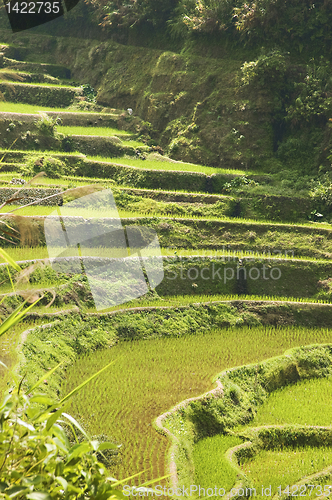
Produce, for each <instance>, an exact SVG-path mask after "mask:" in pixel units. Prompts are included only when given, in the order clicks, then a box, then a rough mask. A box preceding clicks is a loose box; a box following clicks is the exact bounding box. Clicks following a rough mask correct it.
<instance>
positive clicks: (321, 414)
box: [250, 377, 332, 427]
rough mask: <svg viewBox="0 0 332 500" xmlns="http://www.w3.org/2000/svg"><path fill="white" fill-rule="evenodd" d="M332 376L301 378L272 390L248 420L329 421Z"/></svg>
mask: <svg viewBox="0 0 332 500" xmlns="http://www.w3.org/2000/svg"><path fill="white" fill-rule="evenodd" d="M331 400H332V380H331V378H330V377H328V378H323V379H318V380H316V379H313V380H304V381H301V382H298V383H297V384H295V385H291V386H289V387H285V388H283V389H279V390H278V391H275V392H273V393H272V394H271V395H270V397H269V398H268V400H267V401H266V403H264V404H263V405H262V406H261V407H260V408H259V410H258V412H257V415H256V416H255V418H254V419H253V420H252V422H251V423H250V426H252V427H259V426H260V425H272V424H275V425H277V424H278V425H279V424H300V425H331V422H332V405H331V404H330V401H331Z"/></svg>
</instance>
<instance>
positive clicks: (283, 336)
mask: <svg viewBox="0 0 332 500" xmlns="http://www.w3.org/2000/svg"><path fill="white" fill-rule="evenodd" d="M330 339H331V333H330V331H329V330H324V329H308V328H303V327H302V328H297V327H285V328H278V329H275V328H273V327H267V328H266V327H258V328H247V327H246V328H234V329H222V330H218V331H215V332H213V333H208V334H204V335H192V336H190V337H179V338H177V339H174V338H168V339H167V338H162V339H159V340H143V341H136V342H135V341H134V342H121V343H119V344H118V345H116V346H115V347H113V348H112V349H106V350H103V351H99V352H95V353H94V354H93V355H91V356H87V357H84V358H81V359H79V360H78V361H77V362H76V363H75V364H74V365H73V366H72V367H71V368H70V369H69V370H68V371H67V374H66V380H65V381H64V386H63V388H62V393H63V394H66V393H68V392H69V390H70V389H72V388H74V387H76V386H77V385H78V383H79V382H80V381H82V380H84V379H85V378H86V377H87V376H88V375H89V374H91V373H92V372H95V371H97V370H98V368H99V367H100V368H101V367H103V366H106V364H107V363H109V362H110V361H112V360H115V364H114V366H113V368H112V370H111V372H110V373H108V374H107V375H106V374H102V375H101V376H100V377H98V379H96V380H95V381H93V382H92V383H91V384H90V385H89V386H88V387H86V388H84V389H83V391H82V392H81V393H79V394H78V395H77V396H76V397H75V400H74V401H73V403H72V406H71V408H70V411H69V412H71V413H72V414H74V415H75V416H76V417H77V418H79V419H80V420H81V421H84V422H85V424H86V425H87V427H88V429H89V430H90V432H91V433H92V434H100V433H105V434H107V435H109V436H110V437H112V438H113V439H115V440H117V441H118V442H120V443H123V445H124V446H123V448H124V449H123V457H122V464H120V465H118V466H117V467H114V469H112V472H113V473H114V475H115V476H118V477H128V476H129V475H130V474H134V473H137V472H139V471H142V470H145V469H149V470H150V472H149V477H150V478H156V477H160V476H162V475H163V474H164V473H165V453H166V450H167V440H166V439H165V438H164V437H163V436H160V435H159V434H158V433H157V432H156V431H155V430H154V428H153V427H152V425H151V424H152V421H153V420H154V419H155V418H156V417H157V416H158V415H160V414H161V413H163V412H165V411H167V410H169V409H170V408H171V407H172V406H173V405H175V404H176V403H179V402H180V401H182V400H184V399H186V398H188V397H193V396H197V395H199V394H202V393H204V392H205V391H207V390H210V389H211V388H212V384H211V379H212V377H213V376H215V375H216V374H217V373H220V372H221V371H223V370H225V369H227V368H230V367H233V366H239V365H244V364H247V363H253V362H259V361H262V360H264V359H266V358H269V357H272V356H277V355H281V354H283V353H284V351H285V350H287V349H290V348H292V347H295V346H298V345H299V344H301V345H306V344H311V343H318V342H319V343H326V342H329V341H330ZM151 466H152V470H151V469H150V468H151ZM124 474H125V475H126V476H124Z"/></svg>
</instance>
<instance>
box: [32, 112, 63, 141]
mask: <svg viewBox="0 0 332 500" xmlns="http://www.w3.org/2000/svg"><path fill="white" fill-rule="evenodd" d="M40 115H41V118H40V120H38V121H37V122H36V127H37V128H38V130H39V132H40V133H41V134H42V135H46V136H51V137H54V134H55V130H56V125H58V124H59V119H58V118H52V117H51V116H48V115H47V114H46V113H40Z"/></svg>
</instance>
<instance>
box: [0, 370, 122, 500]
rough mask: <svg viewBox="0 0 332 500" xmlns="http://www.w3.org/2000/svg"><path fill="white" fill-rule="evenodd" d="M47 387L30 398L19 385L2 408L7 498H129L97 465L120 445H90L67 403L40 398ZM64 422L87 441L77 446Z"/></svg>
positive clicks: (0, 451) (4, 491)
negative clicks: (105, 452)
mask: <svg viewBox="0 0 332 500" xmlns="http://www.w3.org/2000/svg"><path fill="white" fill-rule="evenodd" d="M50 373H51V372H49V374H50ZM45 378H47V376H44V377H43V379H45ZM41 383H42V380H41V381H39V383H37V384H35V386H34V387H33V388H31V389H30V393H29V394H27V393H24V392H23V391H22V387H21V383H19V384H16V386H15V387H14V388H13V389H12V390H11V392H10V394H8V395H7V396H5V398H4V401H3V403H2V405H1V407H0V422H1V440H0V457H1V471H0V478H1V482H0V488H1V493H2V495H3V496H4V498H12V497H13V495H15V498H18V499H20V498H22V499H23V498H28V499H31V500H50V499H60V498H61V499H69V498H78V497H79V498H94V499H98V498H99V499H104V498H105V499H106V498H111V497H118V498H123V495H122V494H121V491H119V490H117V489H115V486H117V485H118V484H119V483H117V482H116V480H114V479H113V478H111V477H109V475H108V472H107V470H106V469H105V467H104V466H103V465H102V464H101V463H100V462H98V460H97V453H100V452H102V451H103V450H104V449H110V448H116V445H114V444H112V443H109V442H106V443H99V442H98V441H96V440H94V441H92V440H90V439H89V438H88V436H87V434H86V433H85V431H84V430H83V429H82V428H81V426H80V425H79V424H78V423H77V422H76V420H75V419H73V418H72V417H71V416H70V415H68V414H67V413H65V411H64V401H65V399H66V398H63V399H62V401H55V400H52V399H51V398H49V396H47V395H45V394H43V393H41V392H37V393H35V394H34V391H35V389H37V388H38V386H39V385H40V384H41ZM63 421H67V423H69V425H70V426H71V427H72V428H73V429H74V427H76V432H77V429H78V431H79V432H81V433H82V434H83V435H84V436H85V437H86V441H81V442H77V443H75V444H74V445H73V446H71V445H70V443H69V441H68V438H67V436H66V433H65V431H64V428H63V426H62V425H61V424H62V423H63Z"/></svg>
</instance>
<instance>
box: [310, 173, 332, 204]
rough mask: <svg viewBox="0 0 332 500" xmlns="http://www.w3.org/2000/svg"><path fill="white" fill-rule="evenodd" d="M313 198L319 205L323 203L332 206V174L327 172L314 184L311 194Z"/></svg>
mask: <svg viewBox="0 0 332 500" xmlns="http://www.w3.org/2000/svg"><path fill="white" fill-rule="evenodd" d="M310 195H311V196H312V198H313V199H314V200H315V201H317V202H318V203H323V204H324V205H325V206H327V207H329V208H330V207H331V206H332V174H331V172H327V173H325V174H323V175H321V176H320V177H319V178H318V179H317V180H316V181H313V182H312V189H311V192H310Z"/></svg>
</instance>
